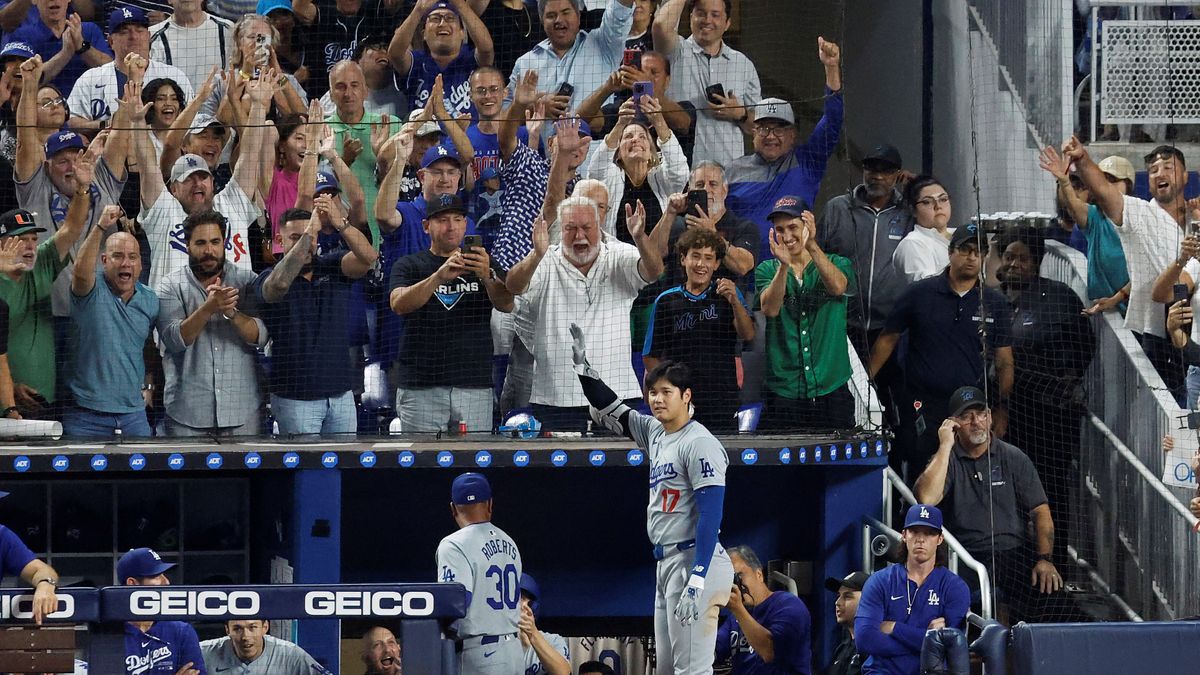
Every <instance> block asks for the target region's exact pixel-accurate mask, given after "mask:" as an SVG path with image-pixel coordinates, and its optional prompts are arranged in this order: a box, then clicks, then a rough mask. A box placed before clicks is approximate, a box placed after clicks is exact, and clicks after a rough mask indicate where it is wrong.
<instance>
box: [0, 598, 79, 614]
mask: <svg viewBox="0 0 1200 675" xmlns="http://www.w3.org/2000/svg"><path fill="white" fill-rule="evenodd" d="M73 616H75V598H73V597H71V596H69V595H59V596H58V607H57V609H55V610H54V613H53V614H51V615H50V617H51V618H53V619H69V618H71V617H73ZM32 618H33V596H32V595H5V596H0V619H32Z"/></svg>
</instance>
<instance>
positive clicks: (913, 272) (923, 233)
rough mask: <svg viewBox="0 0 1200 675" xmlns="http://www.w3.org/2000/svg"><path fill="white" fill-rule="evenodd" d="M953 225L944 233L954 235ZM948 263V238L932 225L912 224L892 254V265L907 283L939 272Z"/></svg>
mask: <svg viewBox="0 0 1200 675" xmlns="http://www.w3.org/2000/svg"><path fill="white" fill-rule="evenodd" d="M954 229H955V228H953V227H948V228H946V234H948V235H951V236H953V235H954ZM949 264H950V239H949V237H943V236H942V235H941V234H939V233H938V231H937V230H935V229H934V228H932V227H921V226H920V225H917V224H915V223H914V224H913V230H912V232H909V233H908V234H906V235H904V238H903V239H901V240H900V243H899V244H897V245H896V252H895V253H893V254H892V266H893V267H895V268H896V272H898V273H900V274H902V275H904V278H905V280H907V281H908V283H910V284H911V283H912V282H914V281H920V280H921V279H924V278H926V277H932V276H934V275H935V274H940V273H941V272H942V270H944V269H946V265H949Z"/></svg>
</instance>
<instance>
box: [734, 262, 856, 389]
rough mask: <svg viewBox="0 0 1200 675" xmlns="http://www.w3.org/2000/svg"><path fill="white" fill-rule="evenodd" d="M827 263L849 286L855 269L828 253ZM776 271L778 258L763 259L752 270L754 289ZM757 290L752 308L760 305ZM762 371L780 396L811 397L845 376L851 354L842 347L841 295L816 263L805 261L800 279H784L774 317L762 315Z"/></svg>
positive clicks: (843, 302) (836, 384)
mask: <svg viewBox="0 0 1200 675" xmlns="http://www.w3.org/2000/svg"><path fill="white" fill-rule="evenodd" d="M829 261H830V262H832V263H833V264H834V266H836V267H837V268H838V269H839V270H841V271H842V274H845V275H846V280H847V282H848V284H849V285H848V287H849V288H853V286H854V268H853V266H852V265H851V263H850V260H849V259H848V258H844V257H842V256H840V255H834V254H829ZM778 269H779V261H778V260H775V259H774V258H772V259H771V260H764V261H763V262H762V263H760V264H759V266H758V267H757V268H756V269H755V270H754V280H755V287H756V288H758V289H763V290H765V289H766V288H767V286H769V285H770V284H771V279H773V278H774V277H775V271H776V270H778ZM761 294H762V290H760V291H759V295H758V296H756V297H755V301H754V307H755V309H761V306H762V305H761ZM766 344H767V372H766V374H765V375H764V382H765V383H766V385H767V388H769V389H770V390H771V391H773V392H775V394H777V395H779V396H782V397H784V398H793V399H801V398H816V397H818V396H824V395H826V394H828V393H830V392H832V391H833V390H835V389H837V388H838V387H841V386H842V385H843V384H845V383H846V381H847V380H849V379H850V352H849V351H848V348H847V346H846V296H845V294H843V295H840V296H838V297H834V296H832V295H830V294H829V293H828V292H826V290H825V283H824V282H823V281H821V273H820V271H818V270H817V266H816V265H815V264H813V263H811V262H810V263H809V264H808V266H807V267H805V268H804V274H803V275H802V277H801V278H799V279H798V278H796V275H795V274H789V275H788V277H787V293H786V294H785V295H784V300H783V306H782V307H781V308H780V309H779V316H776V317H773V318H772V317H768V318H767V338H766Z"/></svg>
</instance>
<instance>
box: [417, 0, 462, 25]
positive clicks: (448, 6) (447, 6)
mask: <svg viewBox="0 0 1200 675" xmlns="http://www.w3.org/2000/svg"><path fill="white" fill-rule="evenodd" d="M439 9H445V10H448V11H451V12H454V16H459V14H458V10H457V9H455V8H454V5H452V4H450V3H449V2H446V0H439V1H438V2H435V3H433V7H430V8H429V11H428V12H425V17H427V16H429V15H430V14H433V13H434V12H436V11H438V10H439ZM425 17H421V18H425ZM459 20H460V21H461V20H462V17H459Z"/></svg>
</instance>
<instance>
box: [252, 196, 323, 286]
mask: <svg viewBox="0 0 1200 675" xmlns="http://www.w3.org/2000/svg"><path fill="white" fill-rule="evenodd" d="M320 230H321V219H320V216H318V215H317V212H316V211H315V210H314V211H313V214H312V217H311V218H309V219H308V227H307V228H305V230H304V234H301V235H300V239H298V240H297V241H296V243H295V244H293V245H292V247H291V248H290V249H288V251H287V253H285V254H284V255H283V259H282V260H280V261H279V262H278V263H276V265H275V267H274V268H272V269H271V273H270V274H268V275H267V278H266V279H265V280H264V281H263V285H262V296H263V300H264V301H266V302H269V303H274V302H279V301H280V300H283V298H284V296H286V295H287V292H288V289H290V288H291V287H292V282H293V281H295V280H296V277H298V276H300V270H301V269H302V268H303V267H304V265H305V264H306V263H309V262H311V261H312V244H313V240H314V239H316V238H317V232H319V231H320Z"/></svg>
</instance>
